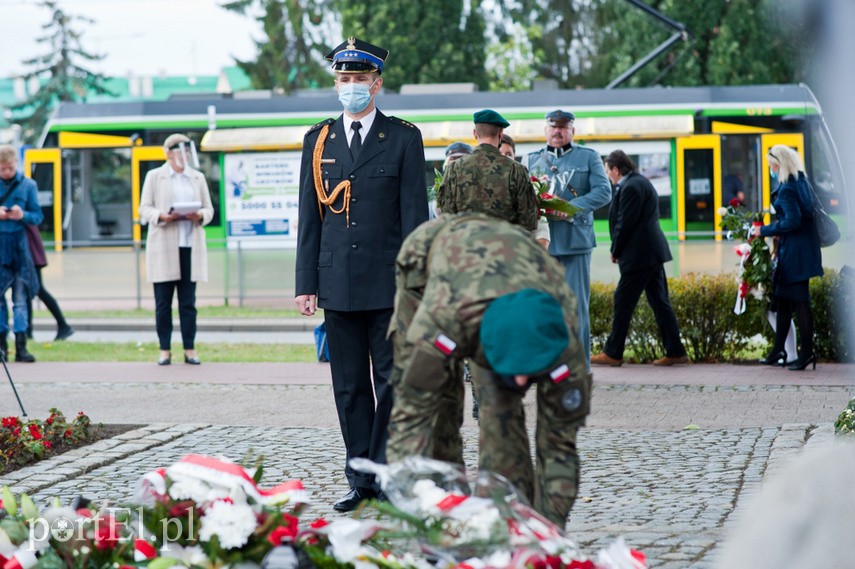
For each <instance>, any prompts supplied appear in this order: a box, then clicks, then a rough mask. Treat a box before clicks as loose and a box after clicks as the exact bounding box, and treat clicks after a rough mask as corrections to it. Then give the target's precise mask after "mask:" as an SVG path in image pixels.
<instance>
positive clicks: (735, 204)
mask: <svg viewBox="0 0 855 569" xmlns="http://www.w3.org/2000/svg"><path fill="white" fill-rule="evenodd" d="M727 203H728V205H730V207H739V206H741V205H742V204H741V203H740V202H739V200H738V199H736V198H733V199H732V200H730V201H729V202H727Z"/></svg>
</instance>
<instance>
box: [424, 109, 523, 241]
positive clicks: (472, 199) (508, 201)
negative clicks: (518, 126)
mask: <svg viewBox="0 0 855 569" xmlns="http://www.w3.org/2000/svg"><path fill="white" fill-rule="evenodd" d="M474 121H475V129H474V131H473V133H474V136H475V140H477V141H478V146H477V147H476V148H475V150H473V151H472V154H470V155H469V156H464V157H463V158H461V159H460V160H457V161H456V162H454V163H452V164H450V165H449V166H448V169H447V170H446V172H445V177H444V178H443V181H442V187H441V188H440V190H439V195H438V196H437V205H438V206H439V209H440V211H442V213H464V212H470V211H471V212H481V213H486V214H488V215H492V216H495V217H501V218H502V219H504V220H506V221H510V222H511V223H516V224H517V225H521V226H523V227H525V228H526V229H530V230H534V229H535V228H536V227H537V217H538V212H537V196H536V195H535V193H534V189H533V188H532V185H531V179H530V178H529V175H528V172H527V171H526V169H525V167H524V166H523V165H522V164H520V163H518V162H516V161H514V160H508V159H507V158H505V157H504V156H502V154H501V153H500V152H499V146H500V145H501V140H502V133H503V130H504V129H505V128H507V127H508V126H510V123H508V121H506V120H505V119H504V118H503V117H502V116H501V115H500V114H499V113H497V112H496V111H491V110H489V109H486V110H483V111H478V112H477V113H475V115H474Z"/></svg>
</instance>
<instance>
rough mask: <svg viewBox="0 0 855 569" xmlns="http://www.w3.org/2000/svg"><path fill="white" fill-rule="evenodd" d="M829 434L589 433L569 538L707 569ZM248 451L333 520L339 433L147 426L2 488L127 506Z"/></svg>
mask: <svg viewBox="0 0 855 569" xmlns="http://www.w3.org/2000/svg"><path fill="white" fill-rule="evenodd" d="M464 436H465V442H466V449H467V452H466V457H465V459H466V462H467V465H468V466H469V468H470V469H474V468H475V465H476V462H477V458H476V454H475V451H476V447H477V431H476V430H475V429H473V428H466V429H465V430H464ZM833 436H834V435H833V432H832V429H831V426H830V425H824V426H821V427H814V426H811V425H806V424H799V425H797V424H790V425H785V426H783V427H782V428H764V429H760V428H745V429H720V430H719V429H716V430H685V431H679V432H663V431H648V430H624V429H600V428H590V429H584V430H583V431H582V432H581V435H580V439H579V448H580V452H581V454H582V460H583V465H584V466H583V469H584V470H583V481H582V485H581V488H580V499H579V500H578V502H577V505H576V507H575V509H574V511H573V513H572V516H571V520H570V522H569V524H568V527H567V530H568V533H569V535H570V536H571V537H573V538H574V539H575V540H576V541H577V542H578V543H579V545H580V546H581V547H582V549H583V551H586V552H588V553H589V554H593V553H594V552H596V551H597V550H598V549H600V548H601V547H603V546H605V545H607V544H608V543H609V542H611V541H612V540H613V539H614V538H615V537H616V536H618V535H622V536H624V537H625V539H626V540H627V542H628V543H629V544H630V545H631V546H632V547H634V548H636V549H640V550H642V551H644V552H645V553H646V554H647V556H648V561H649V566H650V567H651V568H657V567H658V568H663V569H665V568H669V569H670V568H675V569H676V568H678V567H680V568H682V567H693V568H705V567H710V566H712V562H713V560H714V558H715V554H716V547H717V545H719V544H720V543H721V541H722V540H723V539H724V537H725V535H726V530H727V527H728V525H729V523H730V522H731V520H732V519H735V518H737V517H738V512H739V508H740V507H742V506H743V504H744V502H745V500H746V499H747V498H749V497H750V496H751V495H752V494H753V493H754V492H756V490H757V489H758V488H759V486H760V483H761V481H762V479H763V477H764V476H765V475H767V474H768V473H769V472H770V471H772V470H774V469H776V468H779V467H780V465H782V464H784V463H786V461H787V460H788V459H789V458H791V457H792V456H793V455H794V454H795V453H798V452H800V450H801V449H802V447H803V446H804V444H805V441H806V439H808V438H809V437H810V441H811V444H812V445H819V444H823V441H825V442H828V441H829V440H830V439H832V438H833ZM250 452H252V453H256V454H258V453H263V454H264V456H265V457H266V460H265V479H264V481H266V483H267V484H271V485H272V484H273V483H278V482H281V481H283V480H286V479H294V478H299V479H301V480H303V482H304V484H305V485H306V486H307V489H308V490H310V491H311V492H312V495H313V500H312V507H311V508H310V510H309V511H308V513H307V514H306V516H308V517H309V518H310V519H314V517H316V516H324V517H327V518H330V517H335V516H338V515H339V514H336V513H335V512H334V511H333V510H332V509H331V504H332V503H333V502H334V501H335V500H336V499H337V498H339V497H340V496H341V495H343V493H344V492H345V491H346V482H345V479H344V477H343V475H342V469H341V464H339V461H338V460H337V458H338V457H341V456H343V454H344V449H343V446H342V444H341V437H340V434H339V432H338V430H337V429H334V428H271V427H230V426H223V425H219V426H212V425H201V424H180V425H170V424H153V425H148V426H146V427H144V428H141V429H138V430H135V431H130V432H128V433H125V434H123V435H120V436H118V437H115V438H113V439H109V440H104V441H100V442H98V443H96V444H94V445H91V446H90V447H88V448H87V449H84V450H79V451H73V452H72V453H67V454H65V455H62V456H59V457H56V458H54V459H51V460H49V461H46V462H43V463H41V464H40V465H38V466H34V467H29V468H26V469H22V470H19V471H16V472H13V473H11V474H10V475H6V478H7V480H5V482H6V483H11V484H12V485H13V491H15V492H16V493H17V492H22V491H27V492H29V493H30V494H31V495H33V496H34V497H35V499H36V500H37V501H38V502H45V501H47V500H48V499H50V498H53V497H60V498H61V499H62V500H63V501H64V502H67V501H69V500H70V499H71V498H73V497H74V496H75V495H77V494H83V495H85V496H87V497H96V496H97V497H99V498H106V499H109V500H112V501H115V502H124V501H128V500H131V499H133V495H134V489H135V487H136V482H137V480H138V479H139V477H140V475H141V474H142V473H144V472H147V471H149V470H152V469H154V468H157V467H160V466H165V465H169V464H172V463H173V462H175V461H176V460H178V459H179V458H181V457H182V456H184V455H185V454H188V453H203V454H211V455H224V456H227V457H229V458H232V459H240V458H242V457H243V456H244V455H245V454H246V453H250ZM333 457H335V458H333ZM331 459H332V460H331Z"/></svg>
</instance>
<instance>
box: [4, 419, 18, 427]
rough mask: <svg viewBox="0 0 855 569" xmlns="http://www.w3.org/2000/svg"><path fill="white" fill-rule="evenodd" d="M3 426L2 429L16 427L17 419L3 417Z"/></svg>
mask: <svg viewBox="0 0 855 569" xmlns="http://www.w3.org/2000/svg"><path fill="white" fill-rule="evenodd" d="M3 426H4V427H17V426H18V418H17V417H3Z"/></svg>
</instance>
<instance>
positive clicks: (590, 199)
mask: <svg viewBox="0 0 855 569" xmlns="http://www.w3.org/2000/svg"><path fill="white" fill-rule="evenodd" d="M575 120H576V116H575V115H574V114H573V113H570V112H567V111H562V110H560V109H559V110H555V111H551V112H549V113H547V115H546V127H545V130H544V132H545V134H546V148H543V149H541V150H538V151H537V152H532V153H531V154H529V155H528V160H527V162H526V163H527V165H528V169H529V171H530V172H531V173H532V175H533V176H544V175H546V176H548V177H549V178H550V183H551V185H550V191H551V193H552V194H554V195H556V196H558V197H559V198H564V199H565V200H567V201H569V202H570V203H571V204H573V205H574V206H576V207H579V208H582V211H581V212H579V213H578V214H576V215H574V216H573V217H571V218H568V219H551V220H549V234H550V236H549V254H550V255H552V256H553V257H555V258H556V259H558V261H559V262H560V263H561V264H562V265H563V266H564V274H565V276H566V278H567V284H568V285H570V288H571V289H572V290H573V292H574V293H575V294H576V299H577V300H578V316H579V332H580V337H581V339H582V342H583V343H584V346H585V359H586V360H587V361H588V367H589V368H590V361H591V324H590V322H591V318H590V314H589V304H590V299H591V251H592V250H593V249H594V247H596V246H597V240H596V238H595V236H594V211H595V210H597V209H599V208H601V207H603V206H607V205H609V203H610V202H611V201H612V187H611V184H610V183H609V179H608V178H607V177H606V169H605V167H603V160H602V158H600V155H599V154H598V153H597V151H596V150H593V149H591V148H585V147H584V146H579V145H578V144H574V143H573V136H574V135H575V133H576V128H575V127H574V126H573V124H574V122H575Z"/></svg>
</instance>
